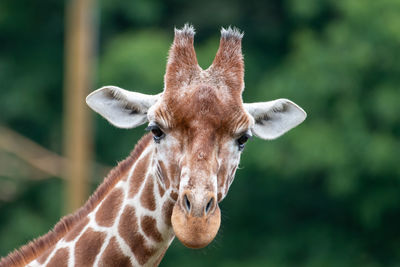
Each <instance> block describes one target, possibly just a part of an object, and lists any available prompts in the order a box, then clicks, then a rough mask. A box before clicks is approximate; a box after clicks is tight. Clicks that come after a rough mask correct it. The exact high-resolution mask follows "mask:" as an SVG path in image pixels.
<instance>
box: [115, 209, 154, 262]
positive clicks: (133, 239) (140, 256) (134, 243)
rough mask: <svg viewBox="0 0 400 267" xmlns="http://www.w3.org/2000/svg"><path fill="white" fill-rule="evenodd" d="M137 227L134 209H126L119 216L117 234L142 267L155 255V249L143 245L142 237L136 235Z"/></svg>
mask: <svg viewBox="0 0 400 267" xmlns="http://www.w3.org/2000/svg"><path fill="white" fill-rule="evenodd" d="M138 227H139V226H138V220H137V217H136V214H135V209H134V208H133V207H129V206H128V207H126V208H125V209H124V211H123V213H122V216H121V220H120V223H119V226H118V232H119V234H120V236H121V237H122V238H123V239H124V240H125V242H126V243H127V244H128V246H129V247H130V248H131V250H132V252H133V254H134V255H135V257H136V259H137V261H138V262H139V264H141V265H143V264H145V263H146V262H147V261H148V260H149V258H150V257H151V256H152V255H153V254H154V253H155V249H154V248H149V247H148V246H147V245H146V244H145V239H144V237H143V236H142V235H141V234H139V233H138Z"/></svg>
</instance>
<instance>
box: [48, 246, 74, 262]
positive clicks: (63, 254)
mask: <svg viewBox="0 0 400 267" xmlns="http://www.w3.org/2000/svg"><path fill="white" fill-rule="evenodd" d="M68 258H69V252H68V249H67V248H61V249H59V250H57V252H56V254H54V256H53V258H52V259H51V260H50V261H49V263H48V264H47V266H48V267H67V266H68Z"/></svg>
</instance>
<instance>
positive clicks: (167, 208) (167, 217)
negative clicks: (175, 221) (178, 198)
mask: <svg viewBox="0 0 400 267" xmlns="http://www.w3.org/2000/svg"><path fill="white" fill-rule="evenodd" d="M174 206H175V202H172V201H171V200H167V201H166V202H165V203H164V205H163V207H162V210H163V219H164V222H165V224H166V225H168V226H171V225H172V224H171V216H172V210H173V208H174Z"/></svg>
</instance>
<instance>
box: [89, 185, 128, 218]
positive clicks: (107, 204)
mask: <svg viewBox="0 0 400 267" xmlns="http://www.w3.org/2000/svg"><path fill="white" fill-rule="evenodd" d="M123 196H124V192H123V191H122V189H118V188H115V189H113V190H112V191H111V193H110V194H109V195H108V196H107V197H106V199H105V200H104V201H103V203H102V204H101V206H100V208H99V210H98V211H97V212H96V222H97V224H98V225H100V226H111V225H113V223H114V220H115V217H117V214H118V211H119V209H120V208H121V204H122V201H123Z"/></svg>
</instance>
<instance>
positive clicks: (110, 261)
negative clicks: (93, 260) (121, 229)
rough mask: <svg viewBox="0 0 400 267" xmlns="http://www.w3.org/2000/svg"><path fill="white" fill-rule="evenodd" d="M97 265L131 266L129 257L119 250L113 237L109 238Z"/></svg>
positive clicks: (112, 266) (108, 266)
mask: <svg viewBox="0 0 400 267" xmlns="http://www.w3.org/2000/svg"><path fill="white" fill-rule="evenodd" d="M99 266H104V267H106V266H107V267H118V266H121V267H125V266H132V264H131V261H130V259H129V257H128V256H125V255H124V254H123V253H122V251H121V250H120V248H119V245H118V243H117V241H116V238H115V237H112V238H111V239H110V243H109V244H108V246H107V248H106V249H105V250H104V253H103V255H101V259H100V261H99Z"/></svg>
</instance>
